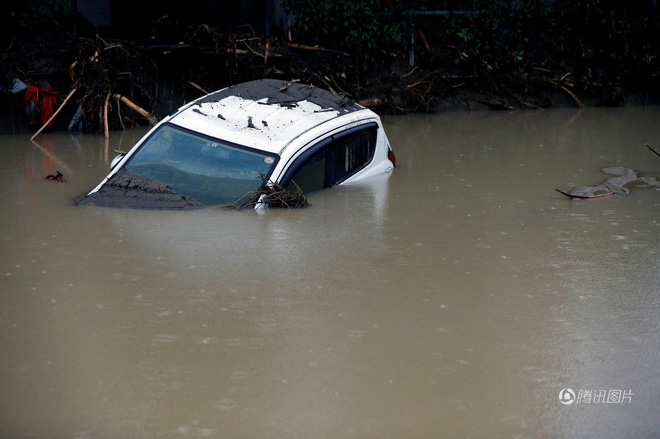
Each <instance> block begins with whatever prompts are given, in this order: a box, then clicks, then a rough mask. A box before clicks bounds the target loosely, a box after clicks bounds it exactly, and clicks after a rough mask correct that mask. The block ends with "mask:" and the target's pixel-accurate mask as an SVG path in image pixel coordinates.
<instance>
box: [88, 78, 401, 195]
mask: <svg viewBox="0 0 660 439" xmlns="http://www.w3.org/2000/svg"><path fill="white" fill-rule="evenodd" d="M164 126H167V127H168V128H167V129H174V128H176V129H182V130H183V131H184V132H186V133H189V134H199V135H200V136H203V137H204V139H210V140H209V141H212V140H214V139H216V140H218V141H222V142H228V143H230V144H231V145H233V149H238V148H245V149H246V150H250V151H251V152H254V153H260V154H263V155H265V157H266V158H265V159H264V161H266V163H269V162H271V163H273V164H274V166H273V167H272V168H271V169H269V173H268V175H267V178H266V179H265V180H264V181H263V183H262V184H261V185H262V186H263V185H265V184H270V185H272V184H273V183H276V184H282V185H286V184H288V183H289V181H290V180H291V179H292V178H295V176H296V175H302V174H300V173H299V172H300V169H301V168H302V167H304V166H305V165H307V164H308V162H309V161H311V160H312V157H316V158H315V159H314V160H316V161H317V162H318V161H319V160H322V161H323V165H319V166H322V167H323V172H324V173H325V172H326V170H328V171H327V174H324V175H325V177H324V184H323V186H324V187H330V186H334V185H337V184H348V183H352V182H356V181H360V180H363V179H365V178H369V177H371V176H374V175H377V174H383V173H387V172H391V171H392V169H393V168H394V160H395V159H394V155H393V154H392V149H391V147H390V145H389V141H388V139H387V136H386V135H385V131H384V130H383V126H382V123H381V121H380V118H379V117H378V115H377V114H375V113H374V112H373V111H371V110H369V109H367V108H364V107H362V106H360V105H358V104H356V103H354V102H351V101H348V100H346V99H345V98H343V97H341V96H338V95H336V94H333V93H330V92H328V91H325V90H321V89H318V88H315V87H313V86H307V85H301V84H298V83H295V82H293V83H292V82H285V81H279V80H269V79H264V80H257V81H252V82H247V83H244V84H239V85H236V86H232V87H228V88H225V89H222V90H219V91H217V92H214V93H211V94H209V95H206V96H204V97H202V98H199V99H197V100H195V101H192V102H190V103H189V104H187V105H184V106H183V107H181V108H179V109H178V110H177V111H175V112H174V113H172V114H171V115H169V116H167V117H165V118H164V119H163V120H162V121H161V122H160V123H158V124H157V125H156V126H155V127H154V128H153V129H151V130H150V131H149V133H147V135H145V136H144V137H143V138H142V139H141V140H140V141H139V142H138V143H137V144H136V145H135V146H134V147H133V148H132V149H131V150H130V151H129V152H128V153H127V154H126V155H124V156H123V157H118V158H117V159H118V160H117V161H116V162H114V163H113V166H112V169H111V172H110V174H108V176H107V177H106V178H105V179H104V180H103V181H102V182H101V183H100V184H99V185H98V186H97V187H95V188H94V189H93V190H92V191H90V193H89V194H88V195H87V196H86V197H85V198H90V197H91V198H94V194H97V193H98V192H99V191H101V190H102V188H103V187H104V185H106V184H107V182H108V180H110V179H112V177H113V176H114V175H115V174H117V173H118V172H120V171H121V170H122V169H124V167H125V166H126V165H127V164H128V163H130V162H131V159H132V158H133V156H134V155H135V154H137V153H138V152H139V151H140V149H141V147H142V145H143V144H144V143H145V142H147V141H148V140H149V139H150V138H151V136H152V135H153V134H154V133H156V132H157V131H159V130H161V129H162V128H163V127H164ZM374 139H375V144H373V143H374ZM360 142H362V143H360ZM214 145H215V144H214ZM360 145H362V146H360ZM333 148H334V149H333ZM339 148H341V151H340V149H339ZM367 155H369V157H367ZM217 160H218V161H219V160H220V159H217ZM342 161H345V162H346V163H345V166H344V163H343V162H342ZM349 161H352V162H354V163H352V164H349ZM335 162H336V163H335ZM362 162H364V163H362ZM357 165H359V166H357ZM356 166H357V167H356ZM331 167H332V168H333V169H334V168H337V169H339V168H341V167H345V168H346V170H344V169H340V170H339V171H333V170H332V169H331ZM353 168H355V169H353ZM315 169H321V168H315ZM305 172H308V171H305ZM342 173H345V175H341V177H338V178H336V179H334V180H336V181H334V180H333V178H332V177H329V176H328V175H329V174H333V175H334V174H337V175H340V174H342ZM300 178H302V176H301V177H300ZM313 178H316V177H313ZM163 182H164V183H166V184H169V182H168V181H166V180H163ZM314 190H315V189H314ZM180 195H186V194H185V193H181V194H180ZM193 198H194V197H193ZM83 200H84V199H83ZM82 204H100V205H104V204H103V203H102V202H101V203H98V202H97V200H90V202H89V203H82ZM130 207H139V206H130Z"/></svg>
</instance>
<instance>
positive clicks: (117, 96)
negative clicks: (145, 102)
mask: <svg viewBox="0 0 660 439" xmlns="http://www.w3.org/2000/svg"><path fill="white" fill-rule="evenodd" d="M113 97H114V98H115V99H118V100H120V101H121V102H123V103H124V105H126V106H127V107H128V108H130V109H131V110H133V111H135V112H137V113H139V114H140V116H142V117H144V118H145V119H147V120H148V121H149V123H150V124H151V125H152V126H153V125H156V124H157V123H158V118H156V116H154V115H153V114H151V113H149V112H148V111H147V110H145V109H144V108H141V107H139V106H137V105H135V104H134V103H133V102H131V101H130V100H129V99H128V98H127V97H124V96H122V95H120V94H115V95H114V96H113Z"/></svg>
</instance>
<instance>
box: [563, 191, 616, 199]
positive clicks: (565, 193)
mask: <svg viewBox="0 0 660 439" xmlns="http://www.w3.org/2000/svg"><path fill="white" fill-rule="evenodd" d="M555 190H556V191H557V192H559V193H560V194H562V195H566V196H567V197H569V198H580V199H584V198H600V197H606V196H608V195H612V194H613V193H614V192H607V193H604V194H597V195H575V194H570V193H568V192H565V191H562V190H561V189H555Z"/></svg>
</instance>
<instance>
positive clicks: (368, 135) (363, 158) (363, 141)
mask: <svg viewBox="0 0 660 439" xmlns="http://www.w3.org/2000/svg"><path fill="white" fill-rule="evenodd" d="M377 135H378V125H377V124H375V123H374V124H369V125H367V126H365V127H359V128H357V129H355V128H354V129H351V130H347V131H344V132H342V133H339V134H336V135H334V136H332V139H331V140H330V141H327V140H325V141H323V146H322V147H321V148H320V149H319V150H318V151H316V152H315V153H314V154H313V155H311V156H309V157H305V158H303V159H302V162H301V163H294V164H293V165H292V167H291V172H287V174H289V173H290V174H291V176H290V177H289V176H288V175H285V177H284V178H283V179H282V183H283V184H284V185H285V186H287V187H295V185H297V186H298V187H300V189H302V191H303V192H305V193H309V192H314V191H317V190H320V189H324V188H328V187H331V186H335V185H337V184H339V183H341V182H342V181H344V180H346V179H347V178H349V177H350V176H352V175H353V174H355V173H356V172H358V171H359V170H360V169H362V168H364V167H365V166H367V165H368V164H369V162H370V161H371V160H372V159H373V156H374V153H375V151H376V139H377ZM312 149H314V147H312ZM294 183H295V185H294Z"/></svg>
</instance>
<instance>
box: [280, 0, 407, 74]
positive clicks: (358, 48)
mask: <svg viewBox="0 0 660 439" xmlns="http://www.w3.org/2000/svg"><path fill="white" fill-rule="evenodd" d="M282 5H283V6H284V8H285V9H286V10H287V12H289V13H290V14H292V15H293V16H295V17H296V21H295V27H294V29H295V32H296V38H297V39H299V40H300V41H302V42H305V43H306V44H314V45H319V46H321V47H323V48H326V49H332V50H337V51H342V52H346V53H347V54H348V55H349V56H350V65H351V66H352V68H353V69H357V72H356V73H362V72H364V71H367V70H369V68H370V67H373V66H374V65H378V64H380V63H381V62H383V61H384V60H386V59H388V58H391V57H392V56H393V55H394V54H395V52H397V51H399V52H400V51H401V50H402V48H403V39H402V38H403V34H402V26H401V24H400V23H396V22H394V21H393V20H392V19H391V17H392V16H393V14H395V13H396V12H397V11H398V10H399V9H400V8H401V2H399V1H396V0H333V1H327V2H310V1H309V0H282ZM338 61H341V60H338ZM344 67H345V69H343V70H342V71H341V72H340V73H344V74H345V73H346V70H347V67H348V66H344ZM340 76H341V75H340Z"/></svg>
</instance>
